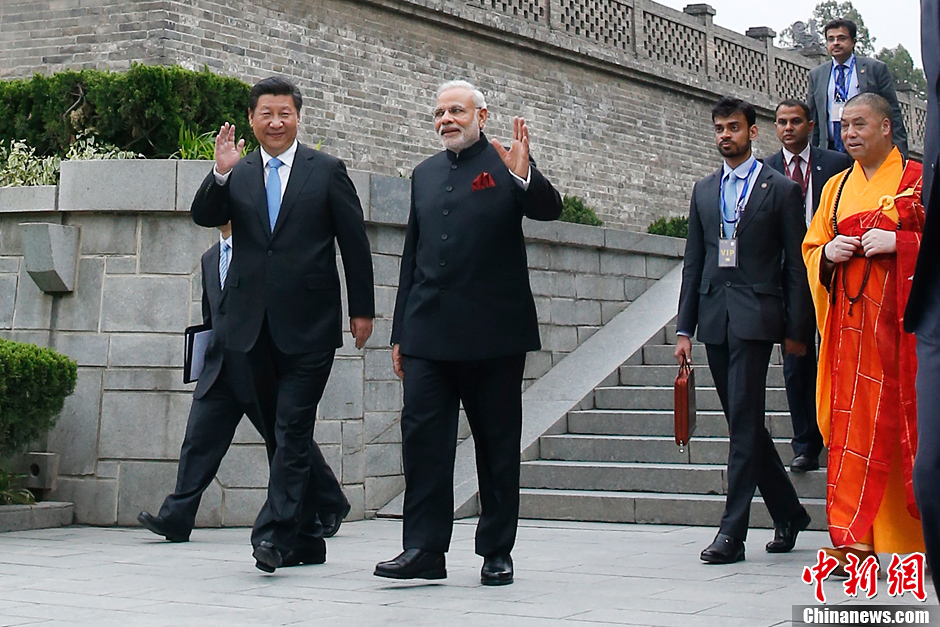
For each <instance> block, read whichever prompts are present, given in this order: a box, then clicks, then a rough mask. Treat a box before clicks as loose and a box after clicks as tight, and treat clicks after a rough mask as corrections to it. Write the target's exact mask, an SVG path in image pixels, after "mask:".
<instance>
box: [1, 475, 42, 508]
mask: <svg viewBox="0 0 940 627" xmlns="http://www.w3.org/2000/svg"><path fill="white" fill-rule="evenodd" d="M24 476H25V475H17V474H14V473H12V472H6V471H5V470H3V469H2V468H0V505H32V504H33V503H35V502H36V497H35V496H33V493H32V492H30V491H29V490H27V489H26V488H24V487H21V486H20V480H21V479H22V478H23V477H24Z"/></svg>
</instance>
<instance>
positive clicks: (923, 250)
mask: <svg viewBox="0 0 940 627" xmlns="http://www.w3.org/2000/svg"><path fill="white" fill-rule="evenodd" d="M920 8H921V54H922V55H923V60H924V74H926V76H927V129H926V131H925V133H924V179H923V189H922V196H921V197H922V198H923V201H924V208H925V209H926V212H927V219H926V221H925V223H924V235H923V239H922V240H921V243H920V253H919V254H918V257H917V269H916V270H915V271H914V281H913V285H912V286H911V294H910V298H909V299H908V301H907V309H906V310H905V316H904V330H905V331H907V332H908V333H915V334H916V335H917V381H916V387H917V457H916V458H915V460H914V496H915V498H916V499H917V507H918V509H920V519H921V522H922V523H923V527H924V544H925V545H926V547H927V561H928V563H930V568H931V569H932V570H933V573H934V575H933V583H934V588H935V590H936V591H937V596H940V585H938V583H937V580H938V576H937V570H938V569H940V178H938V177H940V173H938V171H940V1H938V0H921V3H920Z"/></svg>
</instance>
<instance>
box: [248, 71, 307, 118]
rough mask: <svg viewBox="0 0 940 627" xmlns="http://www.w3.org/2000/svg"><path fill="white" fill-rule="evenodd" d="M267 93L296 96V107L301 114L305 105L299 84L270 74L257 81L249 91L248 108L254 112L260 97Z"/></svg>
mask: <svg viewBox="0 0 940 627" xmlns="http://www.w3.org/2000/svg"><path fill="white" fill-rule="evenodd" d="M265 95H268V96H292V97H293V98H294V108H295V109H297V114H298V115H299V114H300V108H301V107H303V106H304V99H303V96H301V95H300V90H299V89H297V85H294V84H293V83H292V82H290V81H289V80H287V79H286V78H281V77H280V76H269V77H268V78H265V79H262V80H260V81H258V82H257V83H255V84H254V86H253V87H252V88H251V91H249V92H248V110H249V111H252V112H254V110H255V107H257V106H258V99H259V98H261V96H265Z"/></svg>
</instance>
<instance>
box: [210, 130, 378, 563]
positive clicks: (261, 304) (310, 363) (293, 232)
mask: <svg viewBox="0 0 940 627" xmlns="http://www.w3.org/2000/svg"><path fill="white" fill-rule="evenodd" d="M263 168H264V162H263V158H262V155H261V153H260V150H256V151H254V152H252V153H250V154H249V155H247V156H246V157H245V158H243V159H242V160H241V161H239V162H238V164H237V165H236V166H235V167H234V168H233V169H232V171H231V172H230V173H229V178H228V180H227V181H226V182H225V184H224V185H219V184H218V182H217V181H216V178H215V175H214V173H210V174H209V176H208V177H206V180H205V181H204V182H203V184H202V185H201V186H200V188H199V190H198V191H197V192H196V198H195V199H194V201H193V206H192V215H193V220H194V221H195V222H196V223H197V224H200V225H202V226H218V225H221V224H225V223H226V222H227V221H229V220H231V222H232V241H233V248H234V249H235V250H236V251H238V254H236V255H235V256H234V259H233V261H232V266H231V268H230V269H229V274H228V279H227V281H226V289H227V292H228V295H227V297H226V302H225V303H223V305H222V308H221V309H222V313H223V315H224V317H225V343H226V347H227V348H229V349H231V350H235V351H241V352H246V353H248V361H249V364H250V366H251V367H252V369H253V371H254V372H255V373H264V372H274V373H275V377H276V383H275V385H276V391H275V398H276V407H277V409H276V417H275V425H274V438H275V442H276V445H277V446H276V451H275V454H274V458H273V460H272V462H271V474H270V479H269V482H268V498H267V501H266V502H265V504H264V506H263V507H262V509H261V512H260V513H259V514H258V518H257V520H256V521H255V526H254V530H253V531H252V544H253V545H254V546H255V547H257V546H258V545H259V544H260V543H261V542H262V541H268V542H270V543H272V544H273V545H274V546H275V547H276V548H278V549H279V550H280V551H281V552H282V553H284V552H286V551H289V550H291V549H294V548H295V547H300V546H302V545H303V544H304V543H305V542H306V541H309V540H310V538H308V537H306V536H305V535H302V537H300V538H298V537H297V530H298V521H299V522H300V524H302V525H304V523H305V522H306V521H308V520H310V519H311V518H312V517H313V515H314V513H315V511H316V506H317V504H316V503H312V502H311V501H312V500H313V499H310V498H309V497H308V498H304V494H305V493H307V494H308V495H309V494H310V493H311V492H312V493H313V494H316V492H317V490H316V489H315V488H314V489H313V490H311V491H309V492H308V490H307V484H308V481H316V477H315V476H313V475H311V473H310V467H311V463H312V462H311V456H312V449H313V427H314V421H315V416H316V406H317V403H318V402H319V400H320V397H321V396H322V394H323V389H324V387H325V386H326V381H327V378H328V377H329V373H330V368H331V366H332V362H333V355H334V353H335V350H336V349H337V348H339V347H340V346H342V343H343V341H342V325H343V320H342V306H341V302H340V286H339V277H338V273H337V269H336V249H335V245H334V241H335V242H338V243H339V248H340V252H341V253H342V256H343V265H344V268H345V276H346V291H347V299H348V306H349V316H350V317H373V316H374V313H375V303H374V295H373V286H372V258H371V254H370V251H369V240H368V238H367V237H366V231H365V225H364V223H363V218H362V209H361V207H360V205H359V198H358V196H357V195H356V190H355V187H354V186H353V184H352V181H351V180H350V179H349V176H348V175H347V173H346V168H345V166H344V165H343V163H342V161H340V160H339V159H336V158H335V157H331V156H328V155H326V154H324V153H322V152H319V151H316V150H313V149H310V148H307V147H306V146H303V145H300V144H298V146H297V151H296V154H295V156H294V160H293V164H292V166H291V170H290V178H289V180H288V183H287V187H286V188H285V189H284V194H283V200H282V202H281V205H280V212H279V214H278V218H277V222H276V223H275V227H274V230H273V232H272V230H271V227H270V223H269V219H268V208H267V201H266V196H265V181H264V177H263ZM256 376H258V375H256ZM304 528H307V527H306V525H304Z"/></svg>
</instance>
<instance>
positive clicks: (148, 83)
mask: <svg viewBox="0 0 940 627" xmlns="http://www.w3.org/2000/svg"><path fill="white" fill-rule="evenodd" d="M250 89H251V87H250V86H249V85H248V84H247V83H245V82H244V81H241V80H238V79H236V78H229V77H224V76H217V75H215V74H212V73H211V72H209V71H208V69H206V70H203V71H201V72H194V71H191V70H186V69H183V68H181V67H162V66H148V65H139V64H135V65H133V66H131V68H130V69H129V70H128V71H127V72H108V71H100V70H81V71H72V70H67V71H64V72H58V73H56V74H52V75H44V74H36V75H35V76H33V77H32V78H28V79H18V80H8V81H0V111H3V112H4V115H3V116H0V142H4V143H6V144H7V145H9V144H10V143H11V142H12V141H13V140H22V141H25V142H26V143H27V144H28V145H30V146H32V147H34V148H35V149H36V152H37V154H39V155H41V156H46V155H58V156H64V155H65V153H66V152H67V151H68V148H69V145H70V144H71V143H72V142H73V141H74V139H75V138H76V137H77V136H78V135H80V134H82V133H83V132H88V133H91V134H93V135H94V136H95V137H96V138H97V139H98V140H99V141H101V142H103V143H108V144H114V145H115V146H117V147H119V148H121V149H122V150H130V151H133V152H137V153H140V154H142V155H143V156H144V157H150V158H166V157H169V156H170V155H172V154H173V153H174V152H176V151H177V149H178V148H179V137H180V128H181V127H184V128H186V129H188V130H190V131H193V132H196V133H204V132H208V131H211V130H213V129H218V128H219V126H220V125H221V124H222V123H223V122H231V123H233V124H235V125H236V126H237V127H238V128H239V129H243V130H247V129H248V120H247V109H248V91H249V90H250ZM240 134H242V133H240ZM244 135H245V138H246V140H253V137H251V133H244Z"/></svg>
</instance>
